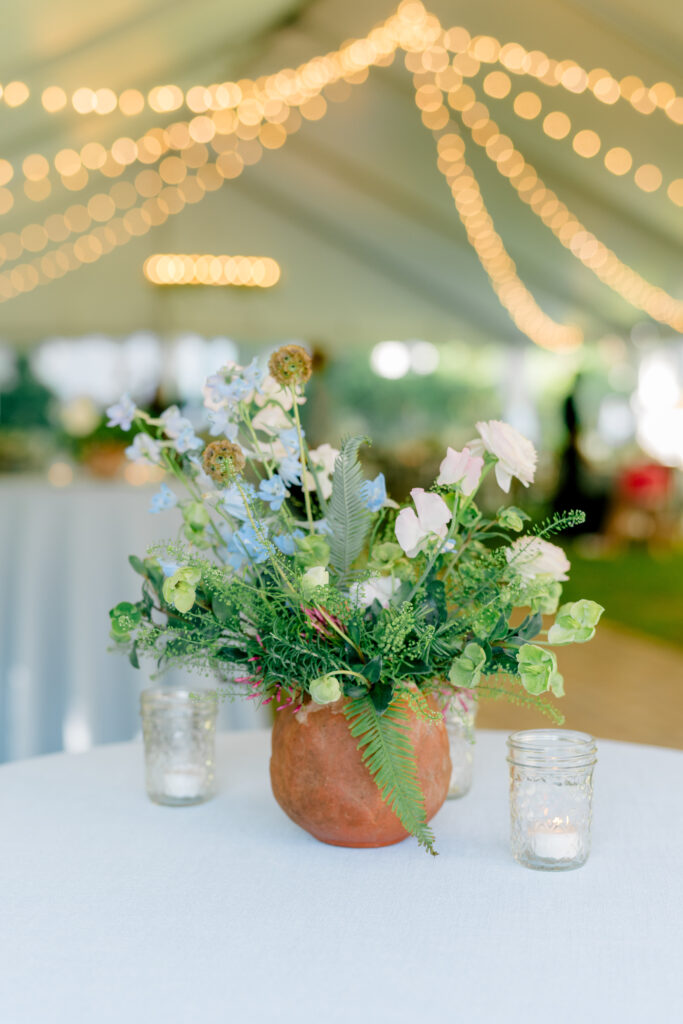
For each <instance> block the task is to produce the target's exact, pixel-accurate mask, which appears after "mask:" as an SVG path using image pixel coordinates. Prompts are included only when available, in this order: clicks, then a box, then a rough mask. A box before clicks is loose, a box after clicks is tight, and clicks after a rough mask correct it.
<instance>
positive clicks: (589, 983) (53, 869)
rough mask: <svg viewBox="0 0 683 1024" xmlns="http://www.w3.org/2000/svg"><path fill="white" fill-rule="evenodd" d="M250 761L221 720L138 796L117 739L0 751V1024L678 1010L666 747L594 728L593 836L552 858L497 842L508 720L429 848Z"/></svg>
mask: <svg viewBox="0 0 683 1024" xmlns="http://www.w3.org/2000/svg"><path fill="white" fill-rule="evenodd" d="M268 756H269V735H268V732H266V731H258V732H248V733H232V734H225V735H221V736H220V737H219V743H218V773H219V783H220V792H219V795H218V796H217V797H216V798H215V799H214V800H212V801H211V802H209V803H206V804H203V805H201V806H196V807H189V808H167V807H158V806H156V805H154V804H152V803H150V802H149V801H148V799H147V797H146V795H145V792H144V788H143V776H142V750H141V747H140V746H139V745H138V744H136V743H125V744H117V745H112V746H104V747H99V748H96V749H94V750H92V751H89V752H88V753H84V754H55V755H51V756H47V757H42V758H36V759H33V760H27V761H22V762H17V763H14V764H9V765H6V766H4V767H2V768H0V880H1V886H2V890H1V891H2V898H1V902H0V963H1V964H2V969H1V971H0V1020H1V1021H2V1024H66V1022H69V1024H73V1022H76V1021H78V1022H80V1021H96V1022H97V1024H122V1022H125V1024H137V1022H140V1024H142V1022H145V1024H149V1022H153V1024H189V1022H193V1024H194V1022H200V1021H214V1020H220V1021H223V1020H226V1021H227V1020H229V1021H235V1022H236V1024H255V1022H256V1024H260V1022H264V1024H265V1022H268V1024H270V1022H273V1021H278V1022H279V1021H284V1022H292V1024H295V1022H296V1024H309V1022H311V1024H313V1022H315V1024H319V1022H321V1021H323V1022H325V1024H337V1022H339V1024H350V1022H356V1021H359V1022H362V1021H368V1022H370V1021H372V1022H380V1024H383V1022H404V1021H405V1022H408V1021H411V1022H413V1021H414V1022H418V1021H447V1022H451V1021H465V1022H487V1024H488V1022H491V1024H498V1022H503V1021H505V1022H506V1024H515V1022H520V1024H536V1022H538V1024H541V1022H548V1024H565V1022H566V1024H570V1022H571V1024H578V1022H583V1021H598V1022H601V1024H603V1022H604V1024H611V1022H612V1021H619V1022H620V1024H624V1022H634V1024H635V1022H641V1021H645V1020H648V1021H653V1022H656V1024H668V1022H672V1024H673V1022H679V1021H680V1020H682V1019H683V997H682V990H683V984H682V983H681V959H680V957H681V936H682V934H683V927H682V925H681V909H682V907H683V899H682V897H683V883H682V878H683V872H682V870H681V868H682V867H683V864H682V858H681V850H682V843H681V840H682V839H683V824H682V822H683V813H682V812H683V806H682V803H683V799H682V794H683V753H681V752H677V751H673V750H667V749H662V748H654V747H638V746H633V745H629V744H621V743H612V742H607V741H603V742H601V743H600V744H599V763H598V768H597V775H596V793H595V808H594V835H593V838H594V844H593V853H592V855H591V858H590V859H589V861H588V863H587V864H586V866H585V867H583V868H581V869H580V870H577V871H571V872H558V873H544V872H537V871H529V870H526V869H524V868H522V867H520V866H518V865H517V864H516V863H515V862H514V861H513V860H512V858H511V856H510V853H509V848H508V837H507V830H508V803H507V766H506V764H505V736H504V735H503V733H495V732H488V733H480V735H479V740H478V745H477V750H476V763H475V782H474V786H473V788H472V791H471V793H470V794H469V795H468V796H467V797H465V798H464V799H462V800H456V801H451V802H448V803H447V804H446V805H445V806H444V808H443V809H442V810H441V811H440V812H439V814H438V816H437V817H436V819H435V820H434V825H435V829H436V834H437V840H438V842H437V847H438V850H439V853H440V856H439V857H438V858H432V857H429V856H428V855H426V854H425V853H424V852H423V851H422V850H420V849H418V847H417V846H416V844H415V843H414V841H412V840H407V841H406V842H404V843H400V844H399V845H398V846H393V847H388V848H386V849H381V850H346V849H340V848H336V847H330V846H324V845H322V844H320V843H317V842H316V841H315V840H314V839H312V838H311V837H310V836H308V835H307V834H306V833H305V832H302V831H301V830H299V829H298V828H297V827H296V826H295V825H294V824H293V823H292V822H291V821H289V819H288V818H286V817H285V815H284V814H283V813H282V811H281V810H280V809H279V807H278V806H277V805H276V803H275V801H274V799H273V797H272V795H271V793H270V787H269V781H268Z"/></svg>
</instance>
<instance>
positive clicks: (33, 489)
mask: <svg viewBox="0 0 683 1024" xmlns="http://www.w3.org/2000/svg"><path fill="white" fill-rule="evenodd" d="M155 490H156V488H147V487H145V488H135V487H131V486H129V485H124V484H116V483H111V484H107V483H101V484H98V483H93V482H83V483H81V482H77V483H75V484H73V485H72V486H70V487H67V488H64V489H61V490H60V489H56V488H54V487H50V486H49V484H47V482H45V481H42V480H24V479H17V480H12V479H9V478H5V479H3V480H0V762H1V761H7V760H9V761H11V760H13V759H16V758H21V757H31V756H34V755H36V754H42V753H47V752H51V751H54V750H61V749H67V750H75V751H82V750H86V749H88V748H89V747H90V746H92V745H93V744H97V743H111V742H114V741H117V740H124V739H130V738H131V737H132V736H134V735H135V734H136V732H137V730H138V722H139V716H138V694H139V691H140V690H141V689H142V687H143V686H145V685H148V678H147V676H148V672H147V671H146V670H145V669H143V670H142V671H136V670H135V669H134V668H132V667H131V666H130V665H129V664H128V661H127V659H126V658H125V657H122V656H120V655H115V654H110V653H109V652H108V648H109V647H110V646H111V641H110V640H109V614H108V613H109V609H110V608H112V607H113V606H114V605H115V604H117V603H118V602H119V601H126V600H133V601H135V600H137V598H138V596H139V593H140V577H139V576H136V574H135V573H134V572H133V570H132V569H131V568H130V566H129V564H128V555H130V554H137V555H144V554H145V551H146V549H147V547H148V546H149V545H150V544H152V543H153V542H156V541H161V540H164V539H172V538H174V537H175V534H176V531H177V528H178V517H177V515H176V514H175V513H173V512H167V513H165V514H161V515H150V513H149V500H150V496H151V495H152V494H153V493H154V491H155ZM168 681H169V682H170V683H172V684H180V683H182V682H183V676H182V675H181V674H180V673H178V672H174V673H172V674H169V677H168ZM195 685H207V681H206V680H201V679H200V680H198V681H197V680H196V681H195ZM208 685H210V681H209V683H208ZM266 720H267V719H266V716H265V713H264V714H263V715H262V716H261V718H260V720H259V717H258V714H257V713H255V711H254V708H253V707H252V706H250V705H245V704H244V703H239V704H234V705H225V706H224V708H223V710H222V712H221V724H222V726H223V727H224V728H244V727H245V726H246V727H247V728H254V726H255V725H256V724H265V722H266Z"/></svg>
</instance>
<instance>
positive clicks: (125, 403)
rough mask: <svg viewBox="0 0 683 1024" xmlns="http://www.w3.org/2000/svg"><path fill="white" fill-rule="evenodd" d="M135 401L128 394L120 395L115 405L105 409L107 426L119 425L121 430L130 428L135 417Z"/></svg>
mask: <svg viewBox="0 0 683 1024" xmlns="http://www.w3.org/2000/svg"><path fill="white" fill-rule="evenodd" d="M135 412H136V409H135V402H134V401H133V399H132V398H131V397H130V395H128V394H125V395H122V396H121V398H120V399H119V401H118V402H117V403H116V404H115V405H110V406H109V408H108V409H107V416H108V417H109V419H108V420H107V426H108V427H121V430H130V428H131V426H132V424H133V420H134V419H135Z"/></svg>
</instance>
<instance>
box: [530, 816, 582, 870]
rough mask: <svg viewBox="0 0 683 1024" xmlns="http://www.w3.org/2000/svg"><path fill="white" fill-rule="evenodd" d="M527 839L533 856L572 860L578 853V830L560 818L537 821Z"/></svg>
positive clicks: (544, 858) (545, 858) (546, 858)
mask: <svg viewBox="0 0 683 1024" xmlns="http://www.w3.org/2000/svg"><path fill="white" fill-rule="evenodd" d="M529 840H530V844H531V849H532V851H533V853H534V854H535V856H537V857H540V858H541V859H543V860H573V859H574V858H575V857H576V856H577V855H578V853H579V847H580V843H579V833H578V830H577V829H575V828H574V826H573V825H570V824H569V822H568V821H563V819H562V818H553V819H552V820H551V821H542V822H539V824H537V825H535V826H534V827H533V828H532V829H531V830H530V833H529Z"/></svg>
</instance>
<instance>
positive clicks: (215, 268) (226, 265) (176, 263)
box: [143, 253, 280, 288]
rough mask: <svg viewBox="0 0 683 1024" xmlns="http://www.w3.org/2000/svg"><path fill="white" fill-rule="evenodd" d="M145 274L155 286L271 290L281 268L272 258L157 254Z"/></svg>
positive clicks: (144, 268)
mask: <svg viewBox="0 0 683 1024" xmlns="http://www.w3.org/2000/svg"><path fill="white" fill-rule="evenodd" d="M143 272H144V275H145V277H146V278H147V280H148V281H151V282H152V284H163V285H168V284H175V285H178V284H209V285H223V286H225V285H234V286H237V287H241V288H272V286H273V285H274V284H277V282H278V281H279V280H280V265H279V264H278V263H277V262H276V261H275V260H273V259H271V258H270V257H269V256H212V255H210V254H208V253H207V254H205V255H202V256H200V255H186V254H184V253H155V255H154V256H150V257H149V258H148V259H146V260H145V264H144V267H143Z"/></svg>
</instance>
